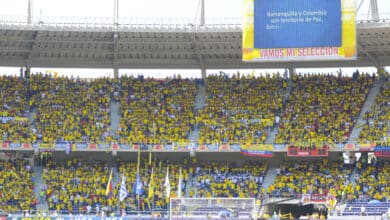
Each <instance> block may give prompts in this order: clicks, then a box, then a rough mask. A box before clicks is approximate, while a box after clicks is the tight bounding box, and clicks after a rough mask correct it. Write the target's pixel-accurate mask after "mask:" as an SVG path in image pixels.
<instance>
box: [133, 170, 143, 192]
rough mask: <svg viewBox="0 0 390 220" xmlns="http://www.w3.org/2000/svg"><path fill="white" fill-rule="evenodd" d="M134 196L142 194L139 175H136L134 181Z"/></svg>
mask: <svg viewBox="0 0 390 220" xmlns="http://www.w3.org/2000/svg"><path fill="white" fill-rule="evenodd" d="M134 193H135V194H137V195H142V194H143V193H144V190H143V187H142V181H141V178H140V176H139V173H137V178H136V180H135V192H134Z"/></svg>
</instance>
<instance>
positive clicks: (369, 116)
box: [359, 82, 390, 142]
mask: <svg viewBox="0 0 390 220" xmlns="http://www.w3.org/2000/svg"><path fill="white" fill-rule="evenodd" d="M389 100H390V82H387V83H386V84H385V85H384V86H383V88H381V91H380V93H379V94H378V96H377V97H376V100H375V106H373V107H372V109H371V110H370V111H368V112H366V113H365V114H364V120H365V124H364V127H363V129H362V131H361V132H360V137H359V141H360V142H374V141H380V142H390V135H389V134H390V131H389V123H390V111H389V109H390V101H389Z"/></svg>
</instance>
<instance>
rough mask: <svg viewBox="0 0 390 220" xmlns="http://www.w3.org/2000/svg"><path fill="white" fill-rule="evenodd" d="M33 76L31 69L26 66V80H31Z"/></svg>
mask: <svg viewBox="0 0 390 220" xmlns="http://www.w3.org/2000/svg"><path fill="white" fill-rule="evenodd" d="M30 75H31V67H29V66H26V68H25V69H24V78H26V79H29V78H30Z"/></svg>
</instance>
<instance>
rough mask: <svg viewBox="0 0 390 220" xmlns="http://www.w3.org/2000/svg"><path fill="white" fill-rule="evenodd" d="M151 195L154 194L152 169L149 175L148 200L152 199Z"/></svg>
mask: <svg viewBox="0 0 390 220" xmlns="http://www.w3.org/2000/svg"><path fill="white" fill-rule="evenodd" d="M153 194H154V173H153V167H152V173H151V174H150V182H149V192H148V198H149V199H151V198H153Z"/></svg>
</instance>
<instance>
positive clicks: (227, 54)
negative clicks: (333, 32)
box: [0, 17, 390, 69]
mask: <svg viewBox="0 0 390 220" xmlns="http://www.w3.org/2000/svg"><path fill="white" fill-rule="evenodd" d="M14 20H16V21H13V20H12V19H11V20H10V18H7V17H3V19H0V42H1V43H0V58H1V59H0V65H3V66H28V67H88V68H206V69H225V68H276V67H291V68H296V67H319V66H320V67H335V66H353V67H356V66H376V67H377V66H378V67H379V66H390V46H389V42H388V41H387V39H388V38H389V36H390V27H389V23H390V22H389V20H388V19H380V20H364V21H363V20H362V21H359V22H358V24H357V47H358V61H316V62H309V61H308V62H289V63H274V62H271V63H270V62H261V63H252V62H250V63H247V62H242V28H241V19H232V20H231V19H228V21H225V22H210V23H206V24H205V25H195V24H193V22H188V23H185V24H172V23H169V22H166V24H153V22H151V23H148V22H143V23H141V22H140V23H141V24H140V23H139V24H133V23H130V24H129V23H128V22H127V25H126V22H124V23H122V24H119V25H117V26H115V25H112V24H104V23H100V24H96V23H89V22H88V19H84V20H83V22H81V23H78V22H68V23H67V22H63V21H58V22H54V23H53V22H50V21H49V20H47V21H42V22H38V21H39V20H34V22H33V23H31V24H26V22H25V18H24V19H21V18H17V19H14ZM229 20H230V21H229ZM18 21H19V22H18ZM185 22H187V21H185ZM97 23H99V22H97ZM135 23H137V22H135ZM173 23H175V22H173ZM183 23H184V22H183Z"/></svg>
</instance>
